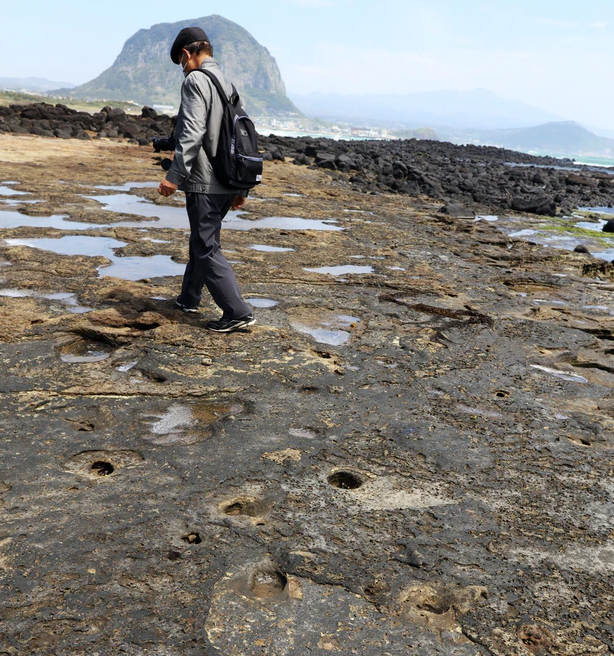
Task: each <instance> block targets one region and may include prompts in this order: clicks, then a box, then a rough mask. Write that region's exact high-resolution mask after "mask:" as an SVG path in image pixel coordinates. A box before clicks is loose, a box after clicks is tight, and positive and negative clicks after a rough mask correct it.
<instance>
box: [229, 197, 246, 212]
mask: <svg viewBox="0 0 614 656" xmlns="http://www.w3.org/2000/svg"><path fill="white" fill-rule="evenodd" d="M243 205H245V197H244V196H237V197H236V198H235V199H234V201H233V202H232V205H231V207H230V209H231V210H232V211H233V212H236V211H237V210H240V209H241V208H242V207H243Z"/></svg>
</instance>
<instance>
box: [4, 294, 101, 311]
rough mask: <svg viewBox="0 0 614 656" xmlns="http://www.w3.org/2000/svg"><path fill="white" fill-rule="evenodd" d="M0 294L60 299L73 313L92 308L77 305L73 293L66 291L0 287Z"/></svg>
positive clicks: (51, 299) (9, 296) (49, 299)
mask: <svg viewBox="0 0 614 656" xmlns="http://www.w3.org/2000/svg"><path fill="white" fill-rule="evenodd" d="M0 296H3V297H5V298H41V299H44V300H47V301H61V302H62V303H64V304H65V305H67V306H68V311H69V312H72V313H73V314H85V313H86V312H91V311H92V309H93V308H89V307H85V306H83V305H79V303H78V302H77V299H76V296H75V294H69V293H67V292H58V293H53V294H47V293H45V292H40V291H36V290H34V289H0Z"/></svg>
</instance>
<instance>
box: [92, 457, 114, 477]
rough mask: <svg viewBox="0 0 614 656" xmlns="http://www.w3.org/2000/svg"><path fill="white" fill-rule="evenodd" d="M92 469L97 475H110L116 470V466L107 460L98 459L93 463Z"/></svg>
mask: <svg viewBox="0 0 614 656" xmlns="http://www.w3.org/2000/svg"><path fill="white" fill-rule="evenodd" d="M91 469H92V472H94V474H96V475H97V476H110V475H111V474H112V473H113V472H114V471H115V467H113V465H112V464H111V463H110V462H106V461H105V460H96V462H93V463H92V467H91Z"/></svg>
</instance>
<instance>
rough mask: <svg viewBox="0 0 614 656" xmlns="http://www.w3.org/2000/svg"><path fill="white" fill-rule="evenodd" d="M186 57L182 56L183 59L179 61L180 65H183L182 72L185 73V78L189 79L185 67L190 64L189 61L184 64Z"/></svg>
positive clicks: (183, 54)
mask: <svg viewBox="0 0 614 656" xmlns="http://www.w3.org/2000/svg"><path fill="white" fill-rule="evenodd" d="M184 56H185V53H182V54H181V59H180V60H179V64H180V65H181V70H182V71H183V77H187V75H188V73H187V71H186V70H185V67H186V66H187V65H188V64H189V61H187V62H186V63H185V64H184V63H183V58H184Z"/></svg>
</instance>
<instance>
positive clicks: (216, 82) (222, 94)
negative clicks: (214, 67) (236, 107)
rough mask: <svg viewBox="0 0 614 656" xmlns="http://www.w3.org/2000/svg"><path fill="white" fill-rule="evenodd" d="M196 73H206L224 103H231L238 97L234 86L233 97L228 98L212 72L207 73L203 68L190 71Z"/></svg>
mask: <svg viewBox="0 0 614 656" xmlns="http://www.w3.org/2000/svg"><path fill="white" fill-rule="evenodd" d="M196 71H199V72H200V73H204V74H205V75H206V76H207V77H208V78H209V79H210V80H211V83H212V84H213V86H214V87H215V88H216V89H217V92H218V94H219V96H220V98H221V99H222V102H224V103H230V102H232V101H234V100H235V98H236V96H238V94H237V90H236V89H235V87H234V84H233V85H232V96H231V97H230V99H229V98H228V96H227V95H226V92H225V91H224V87H223V86H222V85H221V83H220V81H219V80H218V78H217V76H216V75H214V74H213V73H212V72H211V71H206V70H204V69H202V68H195V69H194V70H193V71H190V73H195V72H196Z"/></svg>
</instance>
